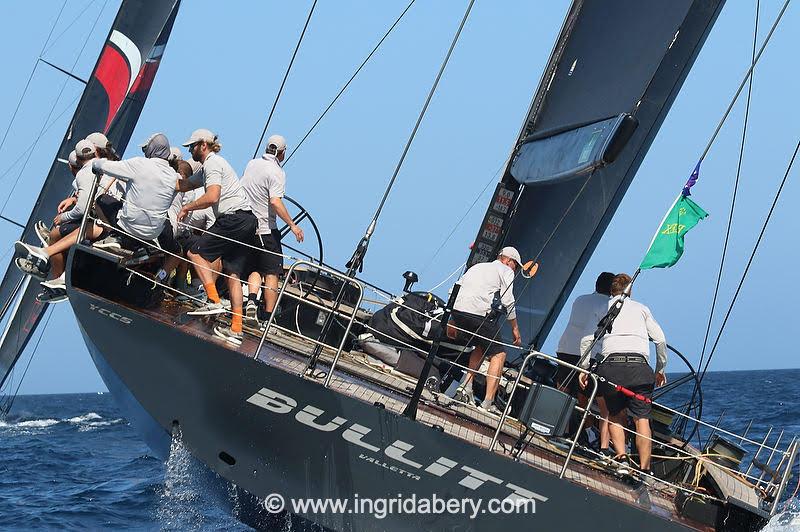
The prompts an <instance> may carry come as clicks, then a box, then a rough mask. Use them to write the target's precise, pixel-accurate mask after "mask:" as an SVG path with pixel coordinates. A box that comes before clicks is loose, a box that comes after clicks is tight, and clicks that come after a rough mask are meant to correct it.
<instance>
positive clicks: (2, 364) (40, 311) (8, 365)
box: [0, 0, 180, 387]
mask: <svg viewBox="0 0 800 532" xmlns="http://www.w3.org/2000/svg"><path fill="white" fill-rule="evenodd" d="M179 5H180V0H169V1H161V2H149V1H147V0H123V2H122V5H121V6H120V8H119V11H118V12H117V16H116V17H115V19H114V23H113V24H112V26H111V29H110V30H109V33H108V37H107V38H106V41H105V44H104V45H103V49H102V51H101V53H100V56H99V57H98V59H97V63H96V64H95V66H94V69H93V71H92V75H91V77H90V78H89V80H88V81H87V83H86V89H85V90H84V92H83V95H82V96H81V99H80V102H79V103H78V107H77V109H76V110H75V114H74V115H73V117H72V120H71V122H70V125H69V127H68V128H67V131H66V133H65V134H64V138H63V140H62V141H61V145H60V146H59V148H58V151H57V152H56V156H55V158H54V160H53V164H52V166H51V167H50V171H49V173H48V174H47V178H46V179H45V181H44V184H43V185H42V189H41V192H40V193H39V197H38V199H37V200H36V203H35V204H34V206H33V209H32V211H31V215H30V217H29V218H28V222H27V223H26V224H25V229H24V230H23V232H22V236H21V237H20V239H21V240H24V241H26V242H29V243H34V244H37V245H38V240H37V237H36V234H35V229H34V225H35V223H36V222H37V221H38V220H45V221H48V220H51V219H52V218H53V213H54V212H55V210H56V207H57V205H58V203H59V201H61V200H62V199H64V198H65V197H67V196H68V195H69V193H70V183H71V182H72V176H71V174H70V173H69V169H68V167H67V165H65V164H64V163H62V162H59V159H61V160H62V161H63V160H66V159H67V157H68V156H69V152H70V151H72V149H73V148H74V146H75V143H76V142H77V141H78V140H80V139H82V138H85V137H86V136H87V135H88V134H90V133H93V132H95V131H102V132H104V133H105V134H106V136H107V137H108V139H109V140H110V141H111V142H112V143H113V144H114V146H115V148H116V149H117V150H118V151H119V152H120V153H122V152H123V151H124V150H125V147H126V146H127V144H128V141H129V140H130V137H131V134H132V133H133V130H134V128H135V127H136V122H137V120H138V119H139V114H140V113H141V111H142V108H143V107H144V103H145V100H146V99H147V95H148V93H149V91H150V87H151V86H152V83H153V79H154V77H155V74H156V71H157V70H158V66H159V63H160V61H161V57H162V54H163V53H164V48H165V46H166V44H167V40H168V39H169V35H170V32H171V31H172V25H173V24H174V22H175V17H176V15H177V13H178V8H179ZM24 277H25V276H24V275H23V274H22V272H20V271H19V270H18V269H17V268H16V266H14V264H13V262H9V264H8V266H7V268H6V273H5V276H4V277H3V280H2V282H0V304H2V309H3V311H2V315H0V319H2V318H3V317H7V319H8V321H7V323H6V327H5V330H4V331H3V333H2V336H0V387H2V384H3V383H4V382H5V380H6V378H7V377H8V374H9V373H10V371H11V370H12V369H13V367H14V364H16V361H17V360H18V359H19V356H20V355H21V353H22V351H23V350H24V349H25V346H26V345H27V343H28V340H29V339H30V338H31V336H32V335H33V333H34V332H35V330H36V327H37V326H38V325H39V322H40V321H41V319H42V316H43V315H44V311H45V310H46V307H47V305H46V304H43V303H40V302H39V301H37V300H36V295H37V294H38V293H39V292H40V291H41V289H40V287H39V283H37V282H30V283H28V282H24V281H27V280H25V279H24ZM15 296H16V297H17V300H16V303H15V304H12V303H13V300H14V297H15ZM9 309H12V310H11V313H10V315H9V316H6V313H7V312H8V311H9Z"/></svg>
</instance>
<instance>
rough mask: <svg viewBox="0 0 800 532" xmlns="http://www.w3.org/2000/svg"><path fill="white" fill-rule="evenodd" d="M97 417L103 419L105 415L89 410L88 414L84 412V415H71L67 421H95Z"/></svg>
mask: <svg viewBox="0 0 800 532" xmlns="http://www.w3.org/2000/svg"><path fill="white" fill-rule="evenodd" d="M96 419H103V416H101V415H100V414H98V413H96V412H89V413H88V414H84V415H82V416H76V417H71V418H69V419H66V420H65V421H67V422H68V423H85V422H87V421H94V420H96Z"/></svg>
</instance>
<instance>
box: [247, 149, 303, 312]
mask: <svg viewBox="0 0 800 532" xmlns="http://www.w3.org/2000/svg"><path fill="white" fill-rule="evenodd" d="M284 157H286V140H285V139H284V138H283V137H282V136H280V135H272V136H270V137H269V139H267V150H266V152H265V153H264V155H262V156H261V157H260V158H258V159H253V160H252V161H250V162H249V163H247V167H246V168H245V170H244V175H242V188H244V192H245V194H247V197H248V199H249V200H250V206H251V207H252V209H253V214H255V215H256V218H258V230H257V231H256V246H257V247H260V248H261V249H262V250H263V251H257V252H255V253H253V254H252V256H251V258H252V265H251V267H250V268H249V270H250V272H251V273H250V276H249V277H248V279H247V283H248V296H247V306H246V307H245V319H247V320H248V321H249V322H254V323H257V322H258V302H257V297H258V290H259V287H261V286H260V285H261V278H262V276H263V277H264V286H263V287H261V288H263V295H264V310H266V312H267V314H269V313H271V312H272V311H273V310H274V309H275V302H276V301H277V299H278V277H279V276H280V275H281V274H282V273H283V248H282V247H281V232H280V230H278V225H277V223H276V221H277V220H276V218H277V217H280V218H281V220H283V221H284V222H285V223H286V225H288V226H289V229H290V230H291V231H292V233H293V234H294V236H295V238H296V239H297V241H298V242H302V241H303V230H302V229H300V228H299V227H297V224H295V223H294V220H292V217H291V216H290V215H289V211H287V210H286V207H285V206H284V204H283V199H282V198H283V195H284V192H285V190H286V173H285V172H284V171H283V168H281V163H282V162H283V159H284Z"/></svg>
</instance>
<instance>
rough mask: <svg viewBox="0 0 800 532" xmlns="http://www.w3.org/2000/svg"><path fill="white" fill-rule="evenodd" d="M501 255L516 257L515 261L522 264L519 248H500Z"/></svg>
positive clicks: (510, 257)
mask: <svg viewBox="0 0 800 532" xmlns="http://www.w3.org/2000/svg"><path fill="white" fill-rule="evenodd" d="M500 255H503V256H504V257H508V258H509V259H514V262H516V263H517V264H519V265H520V266H522V257H520V256H519V251H517V248H515V247H512V246H506V247H504V248H503V249H501V250H500Z"/></svg>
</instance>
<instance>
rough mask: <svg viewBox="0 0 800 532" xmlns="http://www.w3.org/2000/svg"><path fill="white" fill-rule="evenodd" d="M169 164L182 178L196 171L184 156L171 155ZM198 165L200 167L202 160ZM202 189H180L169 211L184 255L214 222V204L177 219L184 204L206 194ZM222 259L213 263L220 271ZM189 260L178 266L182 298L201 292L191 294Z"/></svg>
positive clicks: (179, 287) (193, 277) (176, 275)
mask: <svg viewBox="0 0 800 532" xmlns="http://www.w3.org/2000/svg"><path fill="white" fill-rule="evenodd" d="M192 162H195V161H192ZM170 165H171V166H172V167H173V168H174V169H176V170H177V172H178V174H180V176H181V178H182V179H189V178H190V177H191V176H192V174H194V170H193V168H192V165H191V164H189V162H187V161H184V160H182V159H172V160H171V161H170ZM197 168H198V169H199V168H200V165H199V164H198V167H197ZM203 192H204V190H203V189H202V188H197V189H195V190H190V191H188V192H178V193H177V194H176V195H175V199H174V200H172V205H171V206H170V208H169V212H168V213H167V214H168V216H169V219H170V223H171V225H172V229H173V233H174V235H175V240H176V241H177V242H178V245H179V246H180V248H181V249H182V250H183V255H184V256H185V255H186V251H188V250H189V249H191V247H192V245H194V243H195V242H196V241H197V239H198V238H200V235H202V231H205V230H207V229H208V228H209V227H211V226H212V225H214V212H213V211H212V210H211V207H206V208H205V209H198V210H195V211H191V212H189V214H188V215H187V216H186V218H184V219H183V221H182V222H178V213H180V212H181V207H183V206H184V205H186V204H188V203H191V202H193V201H194V200H196V199H198V198H199V197H200V196H202V195H203ZM220 262H221V261H220V259H217V260H216V263H214V264H213V268H214V270H215V271H219V270H220V269H221V267H220ZM189 264H190V263H189V262H188V261H186V260H182V261H181V262H180V264H178V267H177V268H176V273H175V284H174V287H175V288H176V289H177V290H179V291H180V292H181V295H180V296H178V299H179V300H185V301H189V297H186V296H195V295H198V292H197V291H195V292H194V293H191V294H190V293H189V285H188V273H189ZM215 276H216V274H215ZM192 279H193V280H196V279H197V273H196V272H195V273H192ZM215 281H216V279H215Z"/></svg>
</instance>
